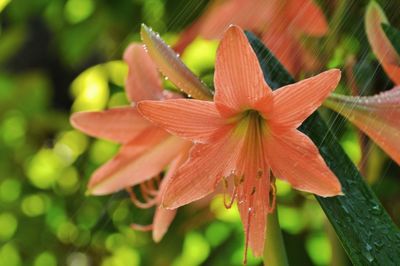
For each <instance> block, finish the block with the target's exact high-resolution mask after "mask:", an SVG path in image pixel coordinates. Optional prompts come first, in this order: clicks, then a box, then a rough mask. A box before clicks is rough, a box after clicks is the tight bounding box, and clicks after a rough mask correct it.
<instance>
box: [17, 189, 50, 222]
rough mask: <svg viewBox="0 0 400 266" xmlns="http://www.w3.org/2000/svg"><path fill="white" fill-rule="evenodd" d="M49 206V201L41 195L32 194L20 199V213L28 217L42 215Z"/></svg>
mask: <svg viewBox="0 0 400 266" xmlns="http://www.w3.org/2000/svg"><path fill="white" fill-rule="evenodd" d="M49 206H50V199H49V198H48V196H46V195H43V194H33V195H29V196H26V197H24V198H23V199H22V202H21V209H22V212H23V213H24V214H25V215H27V216H29V217H36V216H39V215H42V214H44V213H45V212H46V211H47V209H48V208H49Z"/></svg>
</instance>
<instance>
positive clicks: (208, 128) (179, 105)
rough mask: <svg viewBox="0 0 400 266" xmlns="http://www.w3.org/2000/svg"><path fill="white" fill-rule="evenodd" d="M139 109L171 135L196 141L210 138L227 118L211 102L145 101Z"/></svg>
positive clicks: (205, 140) (139, 105) (182, 100)
mask: <svg viewBox="0 0 400 266" xmlns="http://www.w3.org/2000/svg"><path fill="white" fill-rule="evenodd" d="M138 109H139V111H140V112H141V114H142V115H143V116H144V117H146V118H147V119H149V120H150V121H152V122H153V123H155V124H157V125H158V126H160V127H162V128H164V129H165V130H167V131H169V132H171V133H172V134H175V135H178V136H180V137H182V138H185V139H189V140H192V141H197V142H207V141H209V139H210V138H211V137H212V136H214V135H215V134H216V132H217V131H218V130H219V129H220V128H221V127H222V126H224V119H222V118H221V117H220V114H219V112H218V110H217V109H216V107H215V104H214V103H213V102H209V101H199V100H187V99H173V100H165V101H142V102H140V103H139V104H138Z"/></svg>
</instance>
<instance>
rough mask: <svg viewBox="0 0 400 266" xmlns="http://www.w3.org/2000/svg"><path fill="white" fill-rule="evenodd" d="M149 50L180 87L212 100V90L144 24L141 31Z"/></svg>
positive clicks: (187, 91) (161, 68)
mask: <svg viewBox="0 0 400 266" xmlns="http://www.w3.org/2000/svg"><path fill="white" fill-rule="evenodd" d="M140 35H141V37H142V41H143V43H144V44H145V46H146V48H147V52H148V53H149V55H150V56H151V58H152V59H153V60H154V62H155V63H156V65H157V67H158V69H159V70H160V71H161V73H163V74H164V75H165V76H166V77H168V78H169V80H170V81H171V82H172V83H174V84H175V85H176V86H177V87H178V88H179V89H181V90H182V91H184V92H185V93H187V94H188V95H190V96H191V97H193V98H195V99H199V100H212V98H213V95H212V94H211V90H210V89H209V88H207V86H206V85H205V84H204V83H203V82H202V81H201V80H200V79H199V78H198V77H197V76H196V75H195V74H193V72H192V71H190V69H189V68H187V66H186V65H185V64H184V63H183V62H182V60H181V59H180V58H179V56H178V55H177V54H176V53H175V52H174V50H172V49H171V47H169V46H168V45H167V44H166V43H165V42H164V41H163V40H162V39H161V38H160V36H159V35H158V34H157V33H155V32H154V31H153V30H152V29H150V28H149V27H147V26H146V25H144V24H142V29H141V31H140Z"/></svg>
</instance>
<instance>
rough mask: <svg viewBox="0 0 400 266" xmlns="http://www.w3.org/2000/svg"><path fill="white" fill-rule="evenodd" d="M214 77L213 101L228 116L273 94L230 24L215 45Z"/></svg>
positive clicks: (246, 44)
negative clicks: (216, 49)
mask: <svg viewBox="0 0 400 266" xmlns="http://www.w3.org/2000/svg"><path fill="white" fill-rule="evenodd" d="M214 81H215V97H214V101H215V104H216V105H217V107H218V108H219V109H220V111H222V110H223V113H225V114H226V115H227V116H228V115H232V113H234V112H238V111H241V110H245V109H247V108H251V107H253V106H254V105H256V103H257V102H259V101H260V100H262V99H266V98H270V97H271V96H272V91H271V88H270V87H269V86H268V85H267V84H266V83H265V80H264V76H263V73H262V71H261V68H260V65H259V63H258V60H257V56H256V55H255V53H254V51H253V49H252V48H251V46H250V44H249V42H248V41H247V38H246V36H245V35H244V33H243V31H242V30H241V29H240V28H239V27H237V26H231V27H229V29H228V30H227V31H226V32H225V34H224V37H223V38H222V40H221V43H220V45H219V47H218V51H217V60H216V65H215V76H214ZM220 106H223V108H220ZM226 107H227V108H226ZM227 109H228V110H229V109H230V110H231V113H226V110H227Z"/></svg>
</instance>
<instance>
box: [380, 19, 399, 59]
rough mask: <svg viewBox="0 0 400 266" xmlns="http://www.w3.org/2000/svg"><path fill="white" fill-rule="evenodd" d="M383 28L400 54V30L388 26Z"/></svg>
mask: <svg viewBox="0 0 400 266" xmlns="http://www.w3.org/2000/svg"><path fill="white" fill-rule="evenodd" d="M382 28H383V31H384V32H385V33H386V36H387V37H388V39H389V40H390V42H391V43H392V45H393V47H394V49H395V50H396V52H397V53H398V54H400V30H398V29H396V28H394V27H392V26H390V25H388V24H382Z"/></svg>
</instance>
